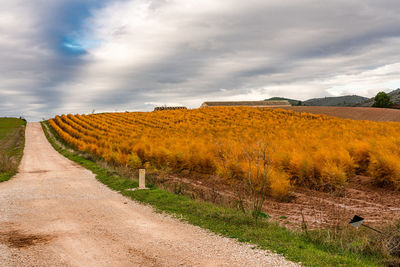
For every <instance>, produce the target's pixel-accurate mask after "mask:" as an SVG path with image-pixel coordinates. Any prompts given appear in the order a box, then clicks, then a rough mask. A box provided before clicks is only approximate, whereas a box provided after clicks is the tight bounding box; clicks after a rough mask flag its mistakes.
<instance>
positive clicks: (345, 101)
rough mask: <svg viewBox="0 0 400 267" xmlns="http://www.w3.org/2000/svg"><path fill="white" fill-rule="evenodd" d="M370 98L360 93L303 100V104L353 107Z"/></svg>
mask: <svg viewBox="0 0 400 267" xmlns="http://www.w3.org/2000/svg"><path fill="white" fill-rule="evenodd" d="M368 100H369V98H367V97H363V96H358V95H346V96H334V97H324V98H312V99H309V100H306V101H304V102H303V106H341V107H351V106H355V105H357V104H361V103H364V102H365V101H368Z"/></svg>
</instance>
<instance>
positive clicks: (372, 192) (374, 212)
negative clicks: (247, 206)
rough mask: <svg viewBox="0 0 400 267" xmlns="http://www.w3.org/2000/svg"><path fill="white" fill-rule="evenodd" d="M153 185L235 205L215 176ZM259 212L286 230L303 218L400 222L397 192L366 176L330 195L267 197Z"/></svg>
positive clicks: (166, 179) (329, 222)
mask: <svg viewBox="0 0 400 267" xmlns="http://www.w3.org/2000/svg"><path fill="white" fill-rule="evenodd" d="M157 184H159V186H162V187H164V188H166V189H168V190H170V191H172V192H174V193H180V194H185V195H188V196H191V197H192V198H195V199H203V200H208V201H211V202H214V203H218V204H223V205H229V206H235V203H236V201H235V197H234V194H233V192H232V190H231V189H230V187H229V186H227V185H226V184H224V181H221V180H220V181H218V178H217V177H210V176H209V177H208V178H207V177H206V176H201V175H187V176H185V177H178V176H174V175H162V176H161V177H159V178H158V180H157ZM263 210H264V211H265V212H266V213H268V214H269V215H271V216H272V219H273V220H275V221H279V222H280V223H281V224H282V225H286V226H287V227H289V228H299V227H301V224H302V217H303V216H304V219H305V222H306V223H307V226H308V227H310V228H320V227H327V226H345V225H347V224H348V222H349V221H350V219H351V218H352V217H353V216H354V215H355V214H357V215H359V216H361V217H364V218H365V219H366V223H367V224H369V225H375V226H378V227H379V226H382V225H383V224H385V223H389V222H393V221H396V220H400V191H394V190H391V189H387V188H378V187H376V185H374V184H373V182H372V179H371V178H370V177H365V176H356V177H354V178H352V179H350V180H349V181H348V184H347V185H346V188H344V189H342V190H341V191H337V192H333V193H325V192H318V191H315V190H310V189H307V188H295V189H294V190H293V192H292V197H291V198H290V201H288V202H281V201H278V200H276V199H274V198H272V197H269V198H267V199H266V201H265V204H264V207H263Z"/></svg>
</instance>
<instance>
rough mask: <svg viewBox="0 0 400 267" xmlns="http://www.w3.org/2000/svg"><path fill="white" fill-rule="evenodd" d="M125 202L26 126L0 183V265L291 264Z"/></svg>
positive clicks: (31, 126) (34, 126) (36, 127)
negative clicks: (17, 155) (17, 154)
mask: <svg viewBox="0 0 400 267" xmlns="http://www.w3.org/2000/svg"><path fill="white" fill-rule="evenodd" d="M290 265H293V266H294V264H293V263H291V262H288V261H286V260H285V259H284V258H283V257H281V256H278V255H275V254H270V253H268V252H265V251H262V250H258V249H251V246H250V245H243V244H240V243H238V242H236V241H234V240H231V239H227V238H222V237H219V236H216V235H213V234H211V233H209V232H207V231H205V230H202V229H200V228H198V227H195V226H191V225H188V224H185V223H182V222H179V221H178V220H176V219H173V218H170V217H168V216H165V215H162V214H157V213H154V212H153V210H152V209H151V208H150V207H147V206H143V205H141V204H138V203H135V202H133V201H130V200H128V199H126V198H125V197H123V196H121V195H119V194H118V193H117V192H114V191H111V190H110V189H108V188H107V187H105V186H104V185H103V184H101V183H99V182H98V181H97V180H96V179H95V177H94V175H93V174H92V173H91V172H90V171H88V170H85V169H83V168H82V167H80V166H78V165H76V164H75V163H73V162H71V161H69V160H67V159H66V158H64V157H63V156H61V155H60V154H58V153H57V152H56V151H55V150H54V149H53V148H52V147H51V145H50V144H49V143H48V142H47V140H46V138H45V136H44V134H43V132H42V129H41V127H40V124H39V123H29V124H28V125H27V129H26V145H25V150H24V157H23V159H22V162H21V165H20V169H19V173H18V174H17V175H16V176H15V177H14V178H12V179H11V180H10V181H8V182H4V183H1V184H0V266H290Z"/></svg>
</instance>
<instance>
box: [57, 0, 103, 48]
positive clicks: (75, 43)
mask: <svg viewBox="0 0 400 267" xmlns="http://www.w3.org/2000/svg"><path fill="white" fill-rule="evenodd" d="M109 1H110V0H88V1H70V2H66V3H65V5H63V8H62V13H60V14H58V15H57V16H56V17H55V23H56V25H57V24H58V26H56V27H55V28H56V29H57V30H58V32H53V36H54V37H56V36H58V38H57V37H56V38H57V39H58V40H59V48H61V51H60V52H61V53H66V54H74V55H81V54H85V53H87V52H88V50H89V49H90V48H93V47H96V46H98V45H99V44H100V43H101V42H100V41H99V40H90V39H89V38H85V36H84V29H83V28H84V24H85V21H86V19H87V18H89V17H90V16H91V14H92V12H91V11H92V10H93V9H97V8H100V7H101V6H102V5H104V4H105V3H106V2H109Z"/></svg>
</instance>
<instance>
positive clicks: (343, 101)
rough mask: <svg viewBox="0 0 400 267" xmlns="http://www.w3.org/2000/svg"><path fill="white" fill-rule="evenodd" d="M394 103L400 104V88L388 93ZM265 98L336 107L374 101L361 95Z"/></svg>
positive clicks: (361, 105) (298, 104) (296, 103)
mask: <svg viewBox="0 0 400 267" xmlns="http://www.w3.org/2000/svg"><path fill="white" fill-rule="evenodd" d="M388 95H389V96H390V99H391V100H392V102H393V105H396V106H399V105H400V88H398V89H396V90H393V91H392V92H390V93H388ZM265 100H287V101H289V102H290V104H292V106H336V107H355V106H358V107H371V106H372V104H373V103H374V98H373V97H372V98H368V97H363V96H359V95H345V96H332V97H321V98H312V99H308V100H305V101H300V100H296V99H290V98H285V97H271V98H268V99H265Z"/></svg>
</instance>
